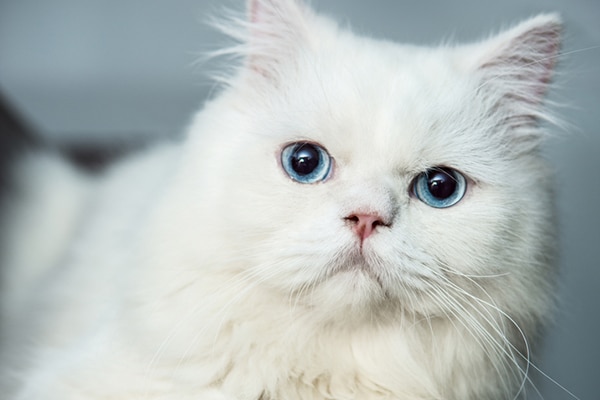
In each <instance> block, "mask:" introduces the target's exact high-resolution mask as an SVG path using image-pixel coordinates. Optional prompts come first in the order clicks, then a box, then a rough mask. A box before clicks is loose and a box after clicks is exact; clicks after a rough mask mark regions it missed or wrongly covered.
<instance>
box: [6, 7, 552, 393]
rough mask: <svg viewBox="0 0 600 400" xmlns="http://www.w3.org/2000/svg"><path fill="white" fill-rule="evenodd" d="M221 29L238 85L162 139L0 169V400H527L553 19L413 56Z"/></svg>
mask: <svg viewBox="0 0 600 400" xmlns="http://www.w3.org/2000/svg"><path fill="white" fill-rule="evenodd" d="M220 28H221V29H222V30H223V31H224V32H225V33H227V34H229V35H230V36H232V37H233V38H235V39H237V40H239V44H238V45H235V46H233V47H231V48H228V49H225V50H222V51H219V52H217V53H218V54H217V55H232V56H234V57H238V58H240V59H241V61H240V63H239V64H240V65H239V66H238V67H237V68H236V69H235V71H234V72H233V73H232V74H231V75H229V76H227V77H224V78H223V79H221V80H222V81H224V85H223V89H222V90H221V91H220V93H218V94H217V95H216V96H214V97H213V98H212V99H210V100H209V101H207V103H206V104H205V106H204V107H203V109H202V110H201V111H200V112H199V113H198V114H197V115H196V116H195V117H194V119H193V121H192V123H191V124H190V126H189V128H188V129H187V131H186V134H185V137H184V138H183V139H182V140H181V141H180V142H177V143H168V144H164V145H161V146H156V147H155V148H152V149H147V150H145V151H143V152H141V153H139V154H136V155H134V156H131V157H128V158H127V159H125V160H122V161H120V162H118V163H117V164H116V165H113V166H111V167H109V168H108V169H106V170H105V171H103V172H100V173H97V174H88V173H85V172H82V171H79V170H77V169H76V168H74V167H73V166H72V165H70V164H69V163H67V162H66V161H64V160H62V159H61V158H60V156H58V155H56V154H52V153H51V152H46V153H43V152H38V151H32V152H30V153H29V154H27V155H24V156H23V157H22V158H21V159H20V161H19V162H18V163H17V164H16V165H15V166H14V168H13V170H12V175H11V176H12V180H13V182H14V186H15V190H16V191H15V193H14V194H13V197H12V198H11V201H10V202H9V204H8V205H7V206H6V207H5V209H4V216H5V220H6V221H5V226H4V228H3V231H2V238H3V244H2V246H3V247H2V249H3V250H2V253H1V254H2V264H3V265H2V269H3V274H4V275H3V281H2V282H3V283H4V288H3V291H2V318H3V320H2V339H3V340H2V367H1V368H2V369H1V377H0V382H1V383H0V388H2V392H3V393H4V394H3V396H7V397H4V398H8V399H18V400H28V399H40V400H42V399H43V400H74V399H117V398H118V399H128V400H131V399H177V400H183V399H196V400H198V399H206V400H216V399H219V400H221V399H222V400H259V399H261V400H298V399H315V400H325V399H336V400H346V399H362V400H375V399H395V400H416V399H419V400H425V399H428V400H433V399H448V400H450V399H453V400H468V399H478V400H482V399H516V398H520V397H523V396H525V395H526V389H525V388H526V387H527V385H528V380H529V379H530V378H529V375H528V371H529V370H530V368H531V365H532V364H531V357H532V353H531V352H532V349H534V348H535V343H536V341H537V340H538V338H539V336H540V333H541V331H542V328H543V327H544V326H545V324H546V323H547V321H548V320H549V318H550V316H551V314H552V309H553V302H554V301H553V292H554V285H555V280H556V262H555V258H556V257H555V247H556V234H555V228H554V226H555V223H554V200H553V195H552V185H553V180H552V174H551V172H550V168H549V167H548V165H547V162H546V161H545V160H544V158H543V157H542V155H541V154H540V153H541V152H540V146H541V144H542V143H543V142H544V140H545V139H546V137H547V136H548V132H547V129H546V128H543V127H542V126H541V123H543V122H548V121H549V122H553V121H554V117H553V116H552V114H551V113H550V112H549V111H548V110H547V107H546V106H545V105H544V97H545V94H546V92H547V91H548V88H549V85H550V83H551V80H552V76H553V70H554V66H555V62H556V59H557V56H558V54H559V49H560V40H561V31H562V23H561V20H560V17H559V16H558V15H556V14H542V15H538V16H535V17H532V18H530V19H528V20H525V21H524V22H522V23H520V24H518V25H516V26H514V27H513V28H510V29H508V30H505V31H503V32H501V33H499V34H496V35H493V36H491V37H489V38H487V39H485V40H483V41H481V42H477V43H472V44H466V45H456V46H452V45H443V46H440V47H435V48H434V47H431V48H430V47H417V46H408V45H400V44H396V43H392V42H387V41H381V40H375V39H371V38H366V37H359V36H357V35H355V34H354V33H352V32H351V31H350V30H348V29H342V28H340V27H339V26H338V25H337V24H336V23H335V22H334V21H333V20H331V19H329V18H328V17H324V16H321V15H318V14H317V13H316V12H315V11H313V10H312V9H311V8H310V7H309V6H308V5H306V4H304V3H303V2H302V1H300V0H248V1H247V18H246V19H237V20H231V21H229V20H228V22H222V23H220Z"/></svg>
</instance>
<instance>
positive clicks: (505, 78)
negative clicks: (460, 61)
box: [471, 14, 562, 105]
mask: <svg viewBox="0 0 600 400" xmlns="http://www.w3.org/2000/svg"><path fill="white" fill-rule="evenodd" d="M561 31H562V23H561V19H560V17H559V16H558V15H557V14H542V15H538V16H536V17H534V18H531V19H529V20H527V21H524V22H522V23H521V24H519V25H517V26H516V27H514V28H512V29H509V30H507V31H505V32H503V33H501V34H499V35H497V36H495V37H492V38H490V39H488V40H486V41H484V42H483V43H480V44H478V45H476V47H478V48H477V49H476V51H474V52H473V53H472V54H475V57H474V58H472V59H471V68H473V69H475V70H476V71H477V73H478V74H479V76H481V78H482V81H481V85H482V86H481V88H482V89H483V90H486V89H489V90H495V91H500V92H501V93H503V94H504V96H505V97H506V99H507V100H509V101H511V102H515V101H516V102H523V103H527V104H529V105H539V103H541V101H542V100H543V97H544V95H545V94H546V91H547V89H548V85H549V83H550V81H551V78H552V76H553V70H554V66H555V64H556V61H557V57H558V54H559V50H560V39H561ZM486 86H487V87H488V88H486Z"/></svg>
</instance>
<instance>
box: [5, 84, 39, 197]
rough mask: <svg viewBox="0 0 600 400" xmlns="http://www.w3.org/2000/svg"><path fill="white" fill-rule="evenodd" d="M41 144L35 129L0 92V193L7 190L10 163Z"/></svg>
mask: <svg viewBox="0 0 600 400" xmlns="http://www.w3.org/2000/svg"><path fill="white" fill-rule="evenodd" d="M40 144H41V142H40V139H38V138H37V137H36V136H35V135H34V134H33V129H32V128H31V127H30V126H29V125H28V124H27V123H26V122H25V120H24V119H23V118H22V117H21V116H20V115H19V114H18V113H17V112H16V111H15V110H14V109H13V108H12V106H11V104H9V102H8V100H7V99H6V98H5V97H4V96H3V94H2V93H1V92H0V194H1V193H3V192H4V191H5V190H7V187H8V185H9V182H8V173H9V169H10V165H11V164H12V163H13V162H14V160H15V159H16V158H17V156H18V155H19V154H20V153H22V152H23V151H25V149H27V148H35V147H38V146H40Z"/></svg>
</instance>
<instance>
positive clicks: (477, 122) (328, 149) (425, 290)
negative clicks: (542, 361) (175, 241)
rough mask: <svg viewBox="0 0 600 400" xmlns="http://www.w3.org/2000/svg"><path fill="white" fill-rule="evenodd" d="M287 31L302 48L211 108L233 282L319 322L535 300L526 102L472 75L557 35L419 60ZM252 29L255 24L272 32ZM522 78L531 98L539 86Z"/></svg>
mask: <svg viewBox="0 0 600 400" xmlns="http://www.w3.org/2000/svg"><path fill="white" fill-rule="evenodd" d="M257 3H261V2H257ZM262 3H269V4H270V2H262ZM281 3H282V4H287V3H288V2H281ZM289 3H290V4H287V5H282V6H281V7H282V10H283V11H284V12H290V11H289V10H288V8H290V9H294V10H295V9H296V7H297V5H296V4H295V3H294V2H289ZM263 7H264V4H263ZM296 11H297V10H296ZM255 12H260V10H258V11H255ZM290 13H292V14H293V12H290ZM302 13H304V14H303V15H304V17H303V18H304V20H303V22H302V24H300V23H298V25H301V26H302V28H298V29H299V30H300V31H301V32H297V34H296V36H294V39H293V40H298V37H297V36H300V37H301V38H302V40H304V42H302V43H300V44H298V43H288V45H289V46H292V47H294V50H289V49H288V50H287V52H283V55H281V56H278V55H277V53H276V50H277V49H278V48H279V47H277V46H282V44H281V43H277V41H284V40H287V39H289V38H286V37H278V36H277V35H275V37H273V38H268V39H267V40H273V42H275V43H274V44H273V49H274V50H273V54H269V53H268V52H266V53H261V54H260V56H257V57H255V58H254V59H252V58H251V59H250V61H249V62H248V63H247V65H246V67H245V69H244V71H243V72H242V73H241V74H240V76H239V77H238V78H237V80H236V81H234V82H235V83H234V84H233V86H232V87H231V88H229V89H228V91H227V92H226V93H225V94H224V95H223V98H222V99H220V100H218V101H217V102H216V106H215V108H216V110H217V111H216V113H221V114H222V115H221V116H220V117H219V118H220V119H221V120H220V121H219V122H218V123H217V125H218V127H219V129H220V130H221V131H222V133H220V135H222V138H226V139H227V143H226V144H224V145H223V148H222V149H220V150H217V153H218V154H219V156H218V157H215V159H218V160H219V161H218V165H217V166H213V167H212V168H214V170H219V172H220V173H222V178H223V179H224V182H228V183H226V184H223V185H224V186H223V189H222V190H221V191H220V192H219V193H221V195H218V196H217V197H216V199H217V200H216V202H217V203H218V205H219V206H218V207H219V211H218V212H217V214H218V215H219V216H220V217H219V218H220V220H221V228H220V229H222V234H223V235H225V236H227V237H228V240H229V242H230V243H232V248H231V252H232V253H233V254H235V255H236V256H235V259H236V260H239V259H243V260H245V261H244V262H243V263H242V264H243V269H242V271H241V273H242V274H246V275H247V276H249V277H251V280H253V281H254V282H256V283H257V284H260V285H264V286H265V287H268V288H270V289H274V290H276V291H280V292H281V293H282V294H283V295H284V296H287V298H288V299H289V300H290V301H291V302H292V303H294V304H304V305H316V306H325V307H326V308H328V309H329V310H331V309H333V310H336V309H339V310H343V309H346V308H347V307H355V308H356V309H372V308H373V306H375V305H377V306H381V305H383V304H386V305H394V306H399V307H402V308H404V309H407V310H411V311H414V312H417V313H425V314H429V315H431V314H442V313H452V312H455V311H449V310H448V304H449V303H456V304H459V303H461V302H468V301H472V297H473V296H477V297H478V298H479V299H482V298H483V300H484V301H491V302H492V303H502V302H504V299H505V298H508V299H509V300H508V301H510V302H515V303H518V302H520V301H521V298H522V297H525V295H526V292H531V291H534V292H535V291H540V290H541V286H544V284H543V283H544V282H545V281H544V279H545V278H543V277H541V278H540V275H543V274H546V272H544V271H545V268H546V267H547V265H545V263H546V262H547V259H546V258H545V257H546V256H545V255H544V254H545V251H547V247H548V238H547V233H548V232H547V230H548V223H549V220H550V214H551V201H550V200H549V193H548V182H547V176H546V172H545V170H544V168H543V163H542V162H541V160H540V159H539V158H538V156H537V151H536V149H535V146H536V143H537V139H538V136H539V135H540V133H539V132H538V130H537V127H535V126H534V122H535V121H533V119H535V118H536V117H537V116H533V115H531V114H532V112H533V111H532V110H536V109H537V106H538V104H537V103H539V100H540V99H539V95H540V94H535V96H534V94H531V96H530V97H529V98H528V99H526V101H527V102H528V104H525V105H523V106H522V107H521V106H519V104H518V102H519V101H524V100H522V99H512V100H511V101H506V100H505V99H506V98H507V94H506V93H505V90H504V88H503V87H502V83H501V82H495V78H490V76H491V74H490V73H487V72H489V71H486V68H487V69H491V68H492V67H493V66H494V65H495V64H494V63H501V62H502V59H503V58H509V56H510V54H508V55H507V54H505V52H510V51H511V50H510V45H511V44H512V45H515V42H516V43H517V44H519V41H528V42H527V43H526V44H525V45H526V46H529V45H531V44H532V43H534V42H535V40H534V39H535V37H536V36H535V35H536V34H531V33H530V31H532V30H534V28H535V29H538V30H539V29H540V28H539V26H546V30H543V29H542V33H541V34H542V35H550V33H549V32H551V31H552V32H553V30H556V29H557V28H556V27H555V26H554V25H555V24H556V21H555V20H553V19H552V17H542V18H539V19H538V20H537V21H534V22H529V25H531V26H528V25H527V23H526V24H523V26H520V27H518V28H515V29H514V30H513V31H511V32H509V33H507V34H505V35H504V36H503V37H500V38H499V39H495V40H490V41H489V43H486V44H483V45H480V46H472V47H471V48H456V49H450V48H443V49H438V50H431V49H417V48H413V47H401V46H396V45H393V44H389V43H380V42H375V41H372V40H366V39H357V38H355V37H353V36H352V35H350V34H348V33H344V32H339V31H337V30H336V28H334V27H331V26H329V24H328V23H324V22H323V21H320V20H317V19H316V18H314V16H312V15H309V14H307V13H308V11H306V10H304V11H302ZM266 14H268V13H266ZM266 14H265V15H264V16H262V17H261V15H260V14H259V15H258V16H256V19H257V20H258V21H259V22H260V21H261V18H265V19H266V21H265V22H264V24H265V26H266V27H269V25H268V24H269V18H272V17H269V15H266ZM278 18H283V17H281V16H279V17H278ZM289 18H296V17H293V16H289ZM544 18H545V19H544ZM280 22H281V21H279V22H278V23H280ZM286 23H287V24H288V25H289V26H292V27H294V26H295V25H294V23H293V22H290V21H287V22H286ZM273 24H274V25H277V23H275V22H274V23H273ZM306 26H309V28H306ZM305 28H306V31H304V30H303V29H305ZM537 34H538V35H539V34H540V33H537ZM552 35H554V33H552ZM283 36H285V35H283ZM305 36H306V37H305ZM530 36H532V37H533V39H528V38H529V37H530ZM504 42H506V43H504ZM262 45H264V43H262ZM541 51H543V50H540V52H541ZM471 52H472V54H471ZM513 67H515V66H514V65H511V68H513ZM543 70H544V71H546V70H547V67H544V68H543ZM524 71H525V73H524V74H523V75H524V77H523V79H524V80H528V79H529V80H531V81H532V82H530V83H531V86H532V87H533V86H534V84H533V81H535V82H537V83H536V85H537V84H539V83H540V82H541V81H542V78H540V77H537V76H529V75H528V74H530V72H529V70H524ZM544 79H545V78H544ZM509 83H510V84H507V85H506V88H508V89H506V91H511V93H510V94H514V95H515V96H518V95H519V93H518V92H517V91H514V90H513V87H514V86H511V85H516V83H515V82H509ZM523 87H524V89H523V90H528V88H529V86H528V84H523ZM536 87H537V86H536ZM536 96H538V97H536ZM505 102H506V106H505V104H504V103H505ZM534 103H536V104H534ZM503 107H505V108H506V109H503ZM519 107H521V108H520V109H519ZM532 143H533V144H532ZM236 265H239V263H236ZM540 282H541V283H540ZM497 293H504V295H503V296H504V297H502V298H499V299H497V298H496V294H497ZM529 295H531V293H529ZM488 297H489V298H488ZM541 297H543V296H542V295H541V294H540V298H541ZM535 298H536V296H533V299H535ZM533 301H534V302H535V300H533Z"/></svg>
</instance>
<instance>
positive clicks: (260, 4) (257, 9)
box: [247, 0, 276, 23]
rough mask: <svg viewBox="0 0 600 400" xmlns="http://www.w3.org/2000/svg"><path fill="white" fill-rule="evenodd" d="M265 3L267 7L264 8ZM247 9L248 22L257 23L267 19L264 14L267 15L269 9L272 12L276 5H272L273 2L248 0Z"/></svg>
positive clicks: (268, 0)
mask: <svg viewBox="0 0 600 400" xmlns="http://www.w3.org/2000/svg"><path fill="white" fill-rule="evenodd" d="M265 3H268V4H267V6H265ZM247 7H248V8H247V9H248V14H249V15H248V18H249V20H250V22H252V23H259V22H264V21H266V20H267V19H268V16H267V15H265V14H267V13H269V11H270V10H269V9H271V10H274V9H275V8H276V5H275V4H273V0H249V1H248V6H247Z"/></svg>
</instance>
